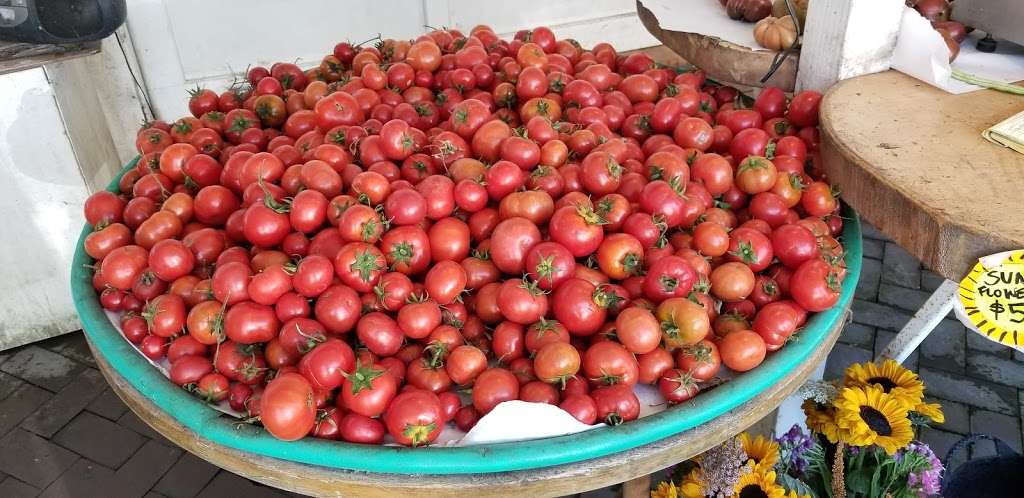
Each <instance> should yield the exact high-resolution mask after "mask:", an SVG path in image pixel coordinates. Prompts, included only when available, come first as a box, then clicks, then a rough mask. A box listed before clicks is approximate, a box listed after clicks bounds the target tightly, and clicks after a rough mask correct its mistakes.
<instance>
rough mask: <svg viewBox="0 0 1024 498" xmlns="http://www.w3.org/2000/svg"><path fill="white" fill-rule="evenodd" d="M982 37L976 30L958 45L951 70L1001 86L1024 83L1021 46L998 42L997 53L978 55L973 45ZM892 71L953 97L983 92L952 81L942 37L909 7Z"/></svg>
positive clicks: (1023, 52)
mask: <svg viewBox="0 0 1024 498" xmlns="http://www.w3.org/2000/svg"><path fill="white" fill-rule="evenodd" d="M981 37H982V35H981V33H979V32H978V31H975V32H974V33H971V35H970V36H968V38H967V39H966V40H964V42H963V43H961V44H960V55H959V56H958V57H957V58H956V60H955V61H954V62H953V64H952V67H955V68H956V69H959V70H961V71H964V72H966V73H970V74H973V75H975V76H978V77H981V78H988V79H992V80H996V81H1001V82H1003V83H1012V82H1015V81H1020V80H1024V47H1021V46H1020V45H1015V44H1013V43H1010V42H1008V41H1005V40H999V44H998V46H997V49H996V52H994V53H985V52H980V51H978V49H977V48H975V44H976V43H977V41H978V40H979V39H981ZM892 68H893V69H896V70H897V71H900V72H902V73H905V74H907V75H910V76H913V77H915V78H917V79H919V80H921V81H924V82H925V83H928V84H931V85H933V86H936V87H939V88H941V89H943V90H946V91H947V92H950V93H954V94H960V93H967V92H973V91H975V90H981V89H982V87H979V86H976V85H969V84H967V83H964V82H962V81H959V80H956V79H953V78H952V76H951V68H950V64H949V48H948V47H947V46H946V42H945V41H943V39H942V35H940V34H939V33H938V32H937V31H935V29H934V28H932V25H931V23H930V22H928V20H927V19H925V18H924V17H921V14H920V13H918V12H917V11H916V10H914V9H912V8H910V7H907V8H906V9H905V10H904V12H903V21H902V25H901V26H900V35H899V38H898V39H897V40H896V48H895V50H894V51H893V56H892Z"/></svg>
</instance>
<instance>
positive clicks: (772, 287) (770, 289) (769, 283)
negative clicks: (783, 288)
mask: <svg viewBox="0 0 1024 498" xmlns="http://www.w3.org/2000/svg"><path fill="white" fill-rule="evenodd" d="M761 291H762V292H764V295H766V296H768V297H774V296H777V295H778V294H779V284H777V283H775V281H774V280H771V279H768V280H765V281H763V282H761Z"/></svg>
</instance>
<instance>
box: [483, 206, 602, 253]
mask: <svg viewBox="0 0 1024 498" xmlns="http://www.w3.org/2000/svg"><path fill="white" fill-rule="evenodd" d="M603 223H604V220H603V219H602V218H601V216H600V215H598V214H597V213H596V212H594V209H593V208H592V207H590V206H588V205H586V204H582V203H580V204H577V205H576V206H574V207H572V206H565V207H563V208H561V209H558V210H556V211H555V214H553V215H552V216H551V221H550V222H549V224H548V230H549V235H550V236H551V240H553V241H555V242H558V243H559V244H561V245H563V246H564V247H565V248H566V249H568V250H569V253H571V254H572V255H573V257H577V258H579V257H584V256H588V255H590V254H592V253H593V252H594V251H596V250H597V248H598V247H599V246H600V245H601V241H602V240H604V229H603V228H602V226H601V225H602V224H603ZM538 242H539V239H538ZM499 268H500V266H499Z"/></svg>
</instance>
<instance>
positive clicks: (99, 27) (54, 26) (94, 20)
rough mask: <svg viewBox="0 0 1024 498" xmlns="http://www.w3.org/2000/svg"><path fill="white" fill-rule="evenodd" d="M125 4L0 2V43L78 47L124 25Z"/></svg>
mask: <svg viewBox="0 0 1024 498" xmlns="http://www.w3.org/2000/svg"><path fill="white" fill-rule="evenodd" d="M126 16H127V9H126V8H125V0H0V40H6V41H13V42H27V43H80V42H87V41H94V40H101V39H103V38H106V37H107V36H108V35H110V34H111V33H113V32H114V30H115V29H117V28H118V27H119V26H121V24H123V23H124V20H125V17H126Z"/></svg>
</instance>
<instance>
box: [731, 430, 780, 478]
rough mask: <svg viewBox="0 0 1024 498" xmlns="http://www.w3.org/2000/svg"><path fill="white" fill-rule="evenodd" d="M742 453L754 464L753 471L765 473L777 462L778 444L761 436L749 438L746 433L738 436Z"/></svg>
mask: <svg viewBox="0 0 1024 498" xmlns="http://www.w3.org/2000/svg"><path fill="white" fill-rule="evenodd" d="M740 442H741V443H743V451H744V452H745V453H746V454H747V457H749V458H750V461H752V462H754V470H757V471H761V472H767V471H769V470H771V469H772V467H774V466H775V462H777V461H779V443H776V442H775V441H773V440H771V439H765V438H764V437H763V436H757V437H756V438H751V437H750V435H749V434H747V433H746V432H744V433H742V434H740Z"/></svg>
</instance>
